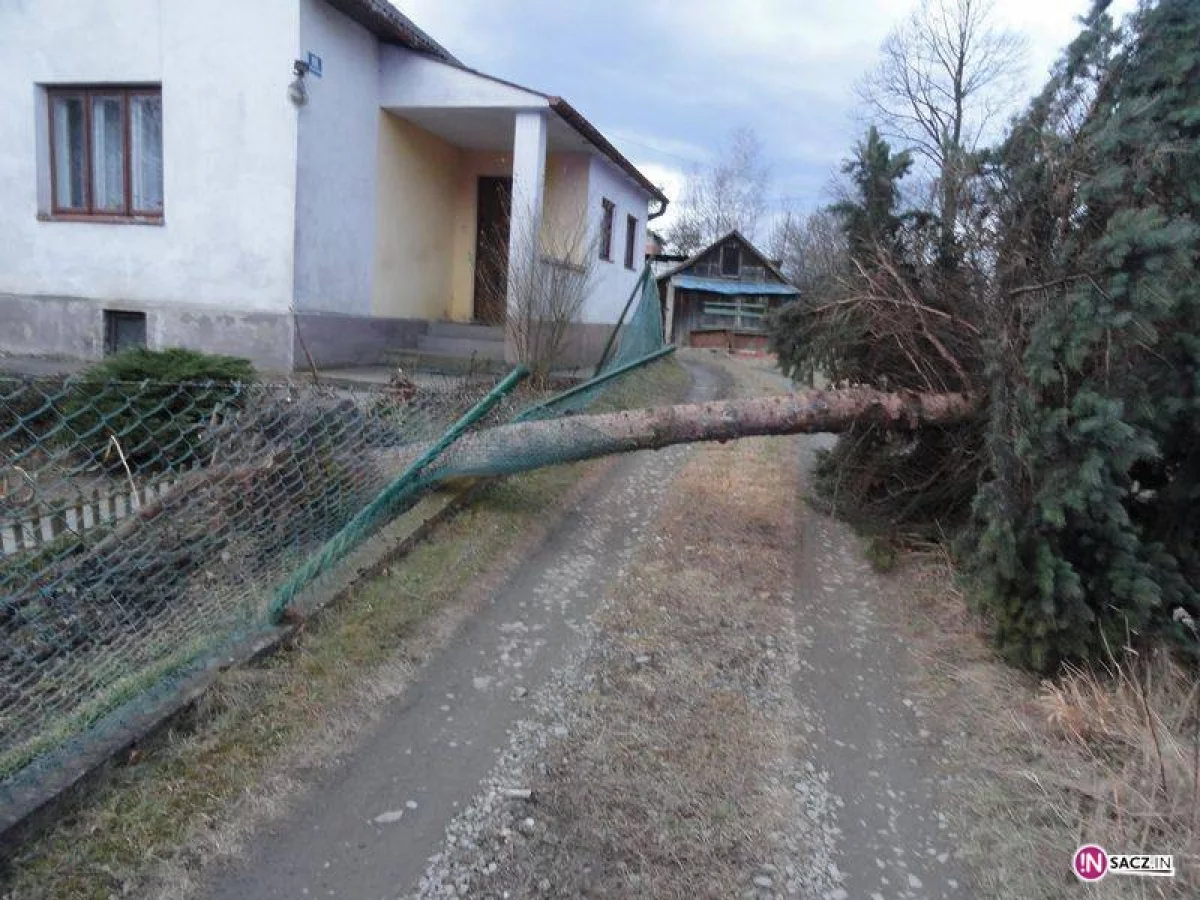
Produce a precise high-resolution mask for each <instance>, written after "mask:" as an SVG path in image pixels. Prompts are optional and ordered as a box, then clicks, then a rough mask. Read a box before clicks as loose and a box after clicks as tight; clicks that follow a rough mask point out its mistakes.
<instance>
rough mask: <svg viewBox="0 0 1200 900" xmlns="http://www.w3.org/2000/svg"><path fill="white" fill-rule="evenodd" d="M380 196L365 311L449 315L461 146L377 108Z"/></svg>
mask: <svg viewBox="0 0 1200 900" xmlns="http://www.w3.org/2000/svg"><path fill="white" fill-rule="evenodd" d="M380 115H381V117H382V119H381V121H380V127H379V161H378V166H379V171H378V175H379V178H378V185H379V195H378V198H377V204H376V220H375V263H374V277H373V278H372V296H371V311H372V313H373V314H374V315H377V316H389V317H394V318H414V319H444V318H446V317H447V315H448V314H451V312H452V310H451V309H450V305H451V297H452V296H453V292H454V283H455V282H454V277H453V276H454V274H455V266H454V259H453V258H452V257H451V255H450V254H449V253H448V252H447V250H448V248H450V247H451V246H453V245H454V244H455V241H456V239H457V236H458V229H457V226H458V219H457V214H458V206H457V204H456V196H457V193H458V190H459V181H460V172H461V157H462V156H463V153H462V151H460V150H459V149H458V148H457V147H455V146H453V145H451V144H448V143H446V142H445V141H443V140H442V139H441V138H438V137H437V136H435V135H433V134H430V133H429V132H427V131H425V130H424V129H421V128H418V127H417V126H416V125H414V124H412V123H411V122H408V121H406V120H404V119H401V118H399V117H398V116H395V115H392V114H391V113H388V112H382V113H380Z"/></svg>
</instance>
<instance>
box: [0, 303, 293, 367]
mask: <svg viewBox="0 0 1200 900" xmlns="http://www.w3.org/2000/svg"><path fill="white" fill-rule="evenodd" d="M105 310H115V311H121V312H141V313H145V315H146V344H147V346H149V347H151V348H153V349H163V348H165V347H188V348H190V349H193V350H200V351H203V352H205V353H223V354H227V355H229V356H242V357H245V358H247V359H249V360H251V361H252V362H253V363H254V364H255V366H257V367H258V368H259V369H261V370H263V371H266V372H288V371H291V369H292V324H291V317H290V316H289V315H281V314H277V313H261V312H241V311H238V310H231V309H222V308H220V307H216V308H214V307H211V306H204V307H176V306H172V307H165V306H160V305H155V304H148V303H142V302H124V301H103V300H88V299H83V298H78V297H45V296H39V297H31V296H22V295H19V294H0V352H3V353H11V354H15V355H22V356H58V357H67V358H70V359H83V360H98V359H101V358H102V357H103V356H104V338H105V333H104V311H105Z"/></svg>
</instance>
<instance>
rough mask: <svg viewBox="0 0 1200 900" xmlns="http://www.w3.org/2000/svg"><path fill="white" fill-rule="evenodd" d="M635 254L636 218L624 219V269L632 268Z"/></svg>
mask: <svg viewBox="0 0 1200 900" xmlns="http://www.w3.org/2000/svg"><path fill="white" fill-rule="evenodd" d="M636 252H637V217H636V216H626V217H625V268H627V269H632V268H633V257H634V254H635V253H636Z"/></svg>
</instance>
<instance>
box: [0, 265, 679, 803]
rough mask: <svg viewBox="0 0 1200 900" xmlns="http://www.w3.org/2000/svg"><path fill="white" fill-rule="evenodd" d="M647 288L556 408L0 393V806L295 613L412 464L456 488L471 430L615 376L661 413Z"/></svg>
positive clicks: (447, 392) (231, 389) (593, 391)
mask: <svg viewBox="0 0 1200 900" xmlns="http://www.w3.org/2000/svg"><path fill="white" fill-rule="evenodd" d="M650 288H652V283H650V282H647V290H646V291H645V292H643V293H644V295H643V296H642V298H641V301H640V302H639V304H638V309H637V312H636V313H635V314H634V316H633V317H631V319H630V320H629V321H628V322H626V323H625V326H624V328H623V329H622V338H621V341H620V345H619V347H618V349H617V352H616V353H615V354H614V355H613V357H612V359H611V360H609V361H608V362H607V363H606V365H605V367H604V369H605V373H607V374H602V376H601V378H600V379H599V380H598V381H595V382H591V383H589V384H588V385H586V386H585V389H584V390H583V391H579V390H572V391H565V392H562V393H561V394H558V395H555V396H553V397H547V396H546V395H539V394H537V393H534V392H533V391H532V390H531V389H529V388H528V387H526V386H518V382H519V381H520V374H521V373H511V374H510V375H509V376H507V377H506V378H505V379H502V380H500V381H497V380H494V379H489V378H455V377H432V376H430V377H422V378H421V379H420V382H419V383H415V382H413V381H411V380H407V379H405V380H402V381H400V382H399V383H397V384H394V385H391V386H388V387H378V388H371V387H366V386H364V387H360V388H348V387H344V386H337V387H334V386H319V385H312V384H304V383H299V382H279V383H253V384H240V383H216V382H204V383H189V384H175V383H162V382H150V381H147V382H139V383H121V382H111V383H104V384H96V383H95V382H94V381H93V380H88V379H70V378H67V379H63V378H57V379H46V378H0V812H3V811H4V808H5V806H6V804H7V803H9V802H10V801H11V800H12V798H14V797H16V796H18V794H21V795H22V796H23V795H25V794H27V793H28V790H29V786H30V784H36V783H37V781H38V780H39V778H41V777H42V776H43V775H44V774H45V772H46V771H47V768H48V767H51V766H58V765H62V764H63V763H62V761H63V760H64V759H66V758H69V757H70V756H71V755H72V754H75V753H78V752H79V751H80V750H81V749H83V748H84V747H86V746H87V745H88V744H89V743H90V742H91V743H94V742H95V741H96V740H97V738H98V737H101V736H103V735H104V734H106V733H109V732H111V730H112V729H115V728H118V727H120V726H121V725H122V724H123V723H124V722H126V721H128V719H129V717H130V716H131V715H133V714H136V713H137V712H138V711H139V709H144V708H145V707H146V706H148V705H149V704H150V703H151V701H152V700H154V699H155V698H161V697H163V696H168V695H170V694H171V692H172V691H175V690H177V689H178V687H179V686H180V685H182V684H183V683H184V682H185V681H186V680H187V679H188V678H189V677H190V676H191V675H193V674H194V673H195V672H197V671H198V670H200V669H202V668H205V667H207V666H209V665H210V664H211V663H212V661H213V660H214V659H219V658H221V657H223V656H224V655H226V654H227V653H228V651H229V650H230V648H232V647H233V646H234V645H236V644H237V643H238V642H239V641H242V640H244V639H246V638H247V637H248V636H250V635H253V634H256V633H258V632H261V631H262V630H263V629H264V628H266V627H267V626H268V625H269V624H270V623H271V622H273V621H278V620H279V618H280V617H281V616H283V615H286V612H287V609H288V607H289V605H290V604H291V603H293V602H294V601H295V599H296V597H297V595H298V594H299V592H300V591H301V590H302V589H303V588H304V587H305V586H306V585H307V584H309V583H310V582H311V581H312V579H313V578H315V577H316V576H318V575H319V574H320V573H321V572H323V571H325V570H327V569H329V568H330V567H331V566H332V565H334V564H335V563H336V562H337V560H338V559H339V558H340V557H341V556H342V555H344V553H345V552H347V551H348V550H349V549H351V548H352V547H353V546H355V545H356V544H357V543H358V542H360V541H361V540H362V538H364V537H365V536H367V535H368V534H369V533H371V531H372V530H373V529H374V528H376V527H377V526H378V525H379V524H380V522H382V521H385V520H386V519H387V518H389V517H391V516H393V515H395V514H396V513H397V512H400V511H402V510H403V509H404V508H405V507H406V506H408V505H410V504H411V503H412V502H414V501H415V499H416V497H417V495H418V493H419V492H420V490H422V489H424V488H426V487H428V486H429V485H430V483H431V482H432V481H433V480H434V479H432V478H429V477H424V478H423V477H422V470H426V471H429V470H433V471H437V472H438V473H439V476H443V477H444V476H446V475H451V474H453V470H454V466H453V464H452V462H453V459H454V454H453V452H452V450H451V452H448V453H447V452H444V451H446V450H447V449H448V448H451V446H452V444H453V442H454V441H455V440H456V439H457V438H458V437H459V436H461V435H462V434H464V433H466V432H468V431H471V430H476V429H481V428H487V427H489V426H491V425H495V424H500V423H504V422H508V421H512V420H514V419H517V418H521V417H524V418H547V417H552V416H561V415H564V414H568V413H570V412H572V411H576V410H578V409H582V408H583V407H584V406H587V405H589V404H591V403H592V402H593V401H594V400H596V399H597V397H599V396H600V395H601V394H602V393H604V392H605V391H608V390H609V388H611V386H612V385H613V384H614V383H615V382H616V381H625V382H626V388H627V390H626V391H625V396H623V397H622V398H621V402H623V403H624V404H625V405H628V406H635V405H644V404H647V403H651V402H654V400H655V399H656V397H655V392H654V388H653V384H654V378H653V376H652V375H648V374H647V373H646V372H642V373H639V377H638V378H633V379H629V378H625V377H623V376H625V375H626V374H628V373H629V372H630V371H632V369H631V367H630V363H631V362H633V363H637V361H638V360H637V359H634V358H631V355H632V354H633V353H634V352H636V353H641V354H642V356H641V357H639V359H642V360H643V361H645V360H649V359H652V358H655V357H657V356H658V355H660V354H661V350H662V332H661V325H660V324H657V323H658V321H659V320H658V312H657V305H658V304H657V294H656V293H655V294H654V295H653V297H651V296H650ZM643 310H646V312H643ZM655 327H657V329H658V330H657V333H656V332H655ZM614 375H615V376H616V377H614ZM609 394H610V400H611V399H612V398H615V397H617V396H618V394H617V392H615V391H609ZM503 455H504V454H503V451H501V453H500V456H502V457H503ZM448 463H450V464H449V465H448ZM521 468H522V466H520V465H519V463H517V462H510V461H508V460H506V459H501V460H499V461H498V462H497V465H496V466H495V467H494V472H495V473H496V474H503V473H504V472H505V471H517V470H520V469H521ZM525 468H527V466H526V467H525Z"/></svg>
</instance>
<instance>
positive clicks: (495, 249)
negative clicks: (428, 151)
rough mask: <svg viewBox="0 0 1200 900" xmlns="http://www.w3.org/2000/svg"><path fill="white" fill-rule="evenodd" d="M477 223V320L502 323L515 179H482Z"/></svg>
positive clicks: (506, 289)
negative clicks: (513, 183) (513, 181)
mask: <svg viewBox="0 0 1200 900" xmlns="http://www.w3.org/2000/svg"><path fill="white" fill-rule="evenodd" d="M478 196H479V206H478V212H477V214H476V225H475V309H474V316H475V321H477V322H483V323H484V324H487V325H503V324H504V315H505V311H506V309H507V302H506V295H507V293H508V232H509V225H510V221H511V213H512V179H511V178H496V177H491V176H485V177H482V178H480V179H479V195H478Z"/></svg>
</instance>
